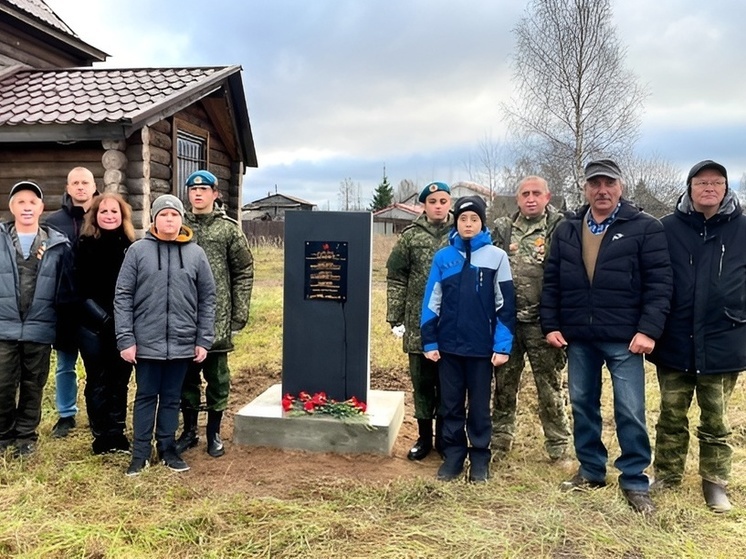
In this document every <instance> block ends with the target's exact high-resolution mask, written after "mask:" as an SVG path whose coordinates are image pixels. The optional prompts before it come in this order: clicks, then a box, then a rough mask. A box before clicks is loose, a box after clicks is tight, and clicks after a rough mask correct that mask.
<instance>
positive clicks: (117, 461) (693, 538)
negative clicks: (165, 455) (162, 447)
mask: <svg viewBox="0 0 746 559" xmlns="http://www.w3.org/2000/svg"><path fill="white" fill-rule="evenodd" d="M391 246H392V240H391V239H384V238H378V239H376V242H375V251H374V252H375V254H374V271H373V277H374V281H373V317H372V325H373V334H372V340H371V344H372V350H371V354H372V380H371V384H372V386H373V388H385V389H396V390H405V391H408V390H409V381H408V378H407V374H406V362H405V356H404V354H403V353H402V352H401V347H400V342H399V341H398V340H395V339H394V338H393V336H392V335H391V333H390V332H389V330H388V327H387V325H386V323H385V302H386V301H385V299H386V295H385V261H386V257H387V255H388V251H389V250H390V248H391ZM254 256H255V260H256V284H255V288H254V297H253V301H252V310H251V321H250V325H249V327H248V328H247V329H246V330H245V331H244V332H243V333H242V334H241V335H240V336H239V338H238V351H236V352H235V353H234V354H232V356H231V362H232V370H233V376H234V382H233V385H234V386H233V393H232V397H231V409H230V411H231V412H235V411H236V410H238V409H239V408H240V407H242V406H243V405H244V404H245V403H247V402H248V401H249V400H250V399H251V398H252V397H253V396H255V395H257V394H259V393H260V392H262V391H263V390H264V389H266V388H267V387H268V386H269V385H270V384H272V383H275V382H279V380H280V371H281V349H282V272H283V255H282V249H281V247H271V246H259V247H256V248H255V249H254ZM82 376H83V373H82V371H81V377H82ZM53 377H54V375H51V376H50V382H49V384H48V386H47V389H46V393H45V400H44V409H43V419H42V425H41V440H40V443H39V450H38V451H37V453H36V454H35V455H34V456H32V457H31V458H30V459H28V460H23V461H19V460H14V459H12V458H10V457H9V456H6V457H5V458H4V459H0V557H38V558H45V559H47V558H71V557H79V558H92V559H100V558H101V559H102V558H117V559H119V558H139V557H148V558H219V557H264V558H296V557H298V558H300V557H303V558H332V557H333V558H356V557H361V558H362V557H375V558H382V559H383V558H430V557H432V558H438V559H444V558H512V557H520V558H524V557H525V558H551V559H576V558H578V559H580V558H589V559H590V558H604V559H606V558H619V559H622V558H624V559H637V558H671V557H675V558H679V557H680V558H708V559H709V558H717V557H722V558H732V557H744V556H746V552H744V550H743V546H744V543H743V542H744V541H746V514H745V513H744V510H746V508H745V507H746V461H745V459H746V451H745V449H744V444H745V442H746V398H744V395H743V391H742V389H741V385H740V384H739V387H738V388H737V390H736V393H735V394H734V397H733V400H732V406H731V421H732V425H733V430H734V437H733V443H734V446H735V460H734V469H733V470H734V471H733V480H732V485H731V490H730V494H731V499H732V501H733V503H734V505H735V508H734V511H733V512H732V513H730V514H728V515H724V516H716V515H713V514H712V513H710V512H708V511H707V509H706V508H705V506H704V503H703V499H702V496H701V493H700V488H699V478H698V476H697V446H696V440H695V439H694V438H693V439H692V443H693V444H692V447H691V450H690V456H689V462H688V465H687V475H686V479H685V483H684V485H683V487H682V488H681V489H679V490H677V491H674V492H671V493H667V494H664V495H661V496H658V497H656V502H657V504H658V512H657V514H656V515H655V516H654V517H652V518H649V519H646V518H642V517H640V516H638V515H636V514H634V513H633V512H631V511H630V510H629V509H628V507H627V506H626V505H625V504H624V502H623V500H622V499H621V497H620V495H619V491H618V487H617V485H616V483H615V481H616V479H615V470H614V468H613V465H612V464H610V467H609V478H608V479H609V482H610V483H609V486H608V487H606V488H604V489H602V490H598V491H595V492H592V493H585V494H565V493H561V492H560V491H559V490H558V488H557V486H558V484H559V483H560V481H562V480H563V479H564V478H565V477H567V476H568V472H567V471H561V470H559V469H556V468H554V467H553V466H552V465H550V463H549V462H548V461H547V460H546V457H545V455H544V453H543V448H542V438H541V432H540V427H539V424H538V419H537V417H536V403H535V394H534V390H533V386H532V384H533V383H532V381H531V378H530V374H529V375H525V377H524V379H525V382H524V383H523V387H522V391H521V395H520V404H519V405H520V413H519V417H518V439H517V442H516V445H515V448H514V451H513V452H512V453H511V454H510V455H509V457H508V458H507V459H506V460H504V461H501V462H499V463H495V464H493V470H492V475H493V478H492V479H491V480H490V481H489V483H487V484H486V485H481V486H473V485H469V484H466V483H464V482H455V483H450V484H446V483H440V482H436V481H435V479H434V475H435V471H436V470H437V467H438V464H439V462H438V459H437V458H436V457H434V456H433V457H429V458H428V459H427V460H425V461H423V463H412V462H409V461H408V460H407V459H406V452H407V449H408V448H409V446H410V445H411V443H412V441H413V439H414V437H415V429H414V423H413V421H412V419H411V418H410V417H409V415H411V398H409V397H408V398H407V406H408V410H407V414H408V415H407V419H406V420H405V424H404V425H403V427H402V430H401V432H400V435H399V438H398V441H397V443H396V446H395V448H394V454H393V456H391V457H385V456H370V455H354V456H340V455H331V454H313V453H305V452H296V451H278V450H271V449H263V448H250V449H249V448H243V447H238V446H235V445H232V444H231V442H230V434H231V425H230V423H231V421H230V414H229V418H228V421H227V423H228V425H227V426H226V429H225V432H226V436H227V439H228V441H227V445H226V446H227V454H226V455H225V456H224V457H223V458H220V459H217V460H216V459H212V458H210V457H208V456H207V454H206V453H205V452H204V448H203V446H202V445H200V447H199V448H197V449H193V450H191V451H189V452H188V453H186V455H185V458H186V460H187V461H188V462H189V464H190V465H191V466H192V469H191V471H189V472H187V473H185V474H172V473H170V472H169V471H168V470H166V469H165V468H164V467H163V466H153V467H151V468H150V469H149V470H147V471H146V472H145V473H144V474H143V475H141V476H139V477H137V478H127V477H125V476H124V475H123V472H124V469H125V468H126V465H127V463H128V458H127V457H126V456H103V457H102V456H93V455H92V454H91V453H90V439H91V438H90V434H89V433H88V432H87V420H86V418H85V411H84V409H83V410H81V413H80V414H79V416H78V418H79V422H78V425H79V426H78V428H77V429H75V430H74V431H73V433H72V434H71V436H70V437H69V438H68V439H64V440H55V439H51V438H50V436H49V433H50V430H51V427H52V425H53V424H54V421H55V419H56V417H55V413H54V405H53V396H54V380H53ZM83 384H84V378H81V398H80V400H79V401H80V403H81V404H82V387H83ZM648 394H649V399H648V402H649V405H648V410H649V411H648V426H649V427H650V429H651V433H654V429H653V427H654V425H655V421H656V415H657V409H658V395H657V386H656V381H655V374H654V371H653V370H652V369H650V371H649V375H648ZM608 398H609V391H608V390H605V391H604V417H605V418H606V421H607V423H606V425H605V431H604V439H605V442H606V443H607V445H608V446H609V448H610V455H611V460H612V462H613V459H614V457H615V456H616V454H617V445H616V439H615V437H614V425H613V418H612V416H611V408H610V403H609V401H608ZM697 416H698V413H697V411H696V408H695V409H694V410H692V414H691V418H692V421H693V422H695V423H696V420H697ZM202 421H204V419H202ZM692 432H694V428H693V429H692Z"/></svg>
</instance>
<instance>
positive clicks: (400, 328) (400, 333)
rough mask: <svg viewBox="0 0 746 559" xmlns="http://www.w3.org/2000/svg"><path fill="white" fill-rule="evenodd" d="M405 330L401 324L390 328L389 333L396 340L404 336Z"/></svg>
mask: <svg viewBox="0 0 746 559" xmlns="http://www.w3.org/2000/svg"><path fill="white" fill-rule="evenodd" d="M405 331H406V330H405V328H404V325H403V324H397V325H396V326H392V327H391V332H392V333H393V334H394V336H396V337H397V338H400V339H401V337H402V336H403V335H404V332H405Z"/></svg>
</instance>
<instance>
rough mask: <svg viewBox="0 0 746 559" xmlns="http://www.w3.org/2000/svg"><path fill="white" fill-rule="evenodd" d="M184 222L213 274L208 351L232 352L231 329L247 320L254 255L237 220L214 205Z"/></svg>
mask: <svg viewBox="0 0 746 559" xmlns="http://www.w3.org/2000/svg"><path fill="white" fill-rule="evenodd" d="M184 223H185V224H186V225H188V226H189V228H191V229H192V230H193V231H194V240H195V242H196V243H197V244H198V245H199V246H201V247H202V249H203V250H204V251H205V254H206V255H207V260H208V262H209V263H210V268H211V269H212V274H213V276H214V277H215V289H216V292H217V305H216V308H215V343H214V344H213V345H212V349H211V350H210V351H232V350H233V342H232V341H231V332H237V331H239V330H241V329H243V327H244V326H246V323H247V322H248V320H249V303H250V301H251V289H252V287H253V286H254V257H253V256H252V254H251V250H249V243H248V241H247V240H246V236H245V235H244V234H243V231H241V229H240V227H239V225H238V222H237V221H235V220H233V219H231V218H230V217H228V216H227V215H226V214H225V212H224V211H223V210H222V208H219V207H216V208H215V209H214V210H213V212H212V213H209V214H193V213H192V212H187V213H186V214H185V215H184Z"/></svg>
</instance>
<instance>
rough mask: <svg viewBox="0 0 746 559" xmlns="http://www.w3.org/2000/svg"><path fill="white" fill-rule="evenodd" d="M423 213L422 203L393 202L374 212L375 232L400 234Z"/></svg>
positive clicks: (379, 233) (377, 233) (376, 233)
mask: <svg viewBox="0 0 746 559" xmlns="http://www.w3.org/2000/svg"><path fill="white" fill-rule="evenodd" d="M421 213H422V206H421V205H419V204H418V205H413V204H392V205H391V206H389V207H388V208H383V209H382V210H378V211H377V212H373V234H375V235H398V234H399V233H401V232H402V230H403V229H404V228H405V227H406V226H407V225H409V224H410V223H412V221H414V220H415V219H417V218H418V217H419V216H420V214H421Z"/></svg>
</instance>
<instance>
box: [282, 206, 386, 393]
mask: <svg viewBox="0 0 746 559" xmlns="http://www.w3.org/2000/svg"><path fill="white" fill-rule="evenodd" d="M372 231H373V216H372V214H371V213H370V212H307V211H295V212H287V213H286V214H285V276H284V278H285V282H284V293H283V338H282V339H283V345H282V392H283V394H286V393H291V394H294V395H297V394H298V393H299V392H301V391H305V392H308V393H310V394H313V393H315V392H322V391H323V392H326V394H327V396H328V397H329V398H334V399H336V400H346V399H348V398H351V397H352V396H355V397H356V398H358V399H360V400H362V401H366V400H367V397H368V390H369V387H370V300H371V299H370V289H371V267H372V261H371V253H372V238H373V236H372Z"/></svg>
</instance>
